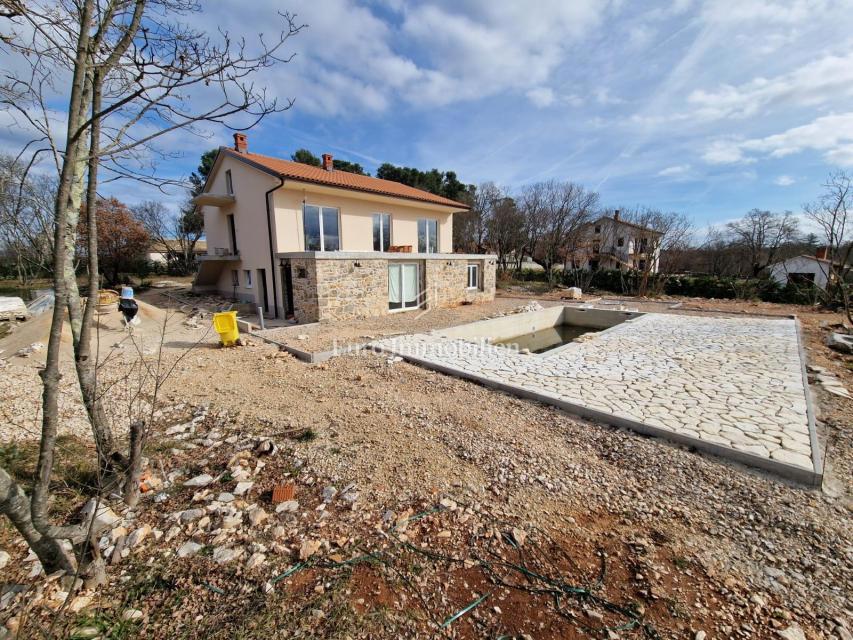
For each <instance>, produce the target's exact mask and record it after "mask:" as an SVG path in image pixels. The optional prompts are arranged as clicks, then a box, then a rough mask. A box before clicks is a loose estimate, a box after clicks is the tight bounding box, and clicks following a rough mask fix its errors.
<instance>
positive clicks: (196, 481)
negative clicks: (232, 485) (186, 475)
mask: <svg viewBox="0 0 853 640" xmlns="http://www.w3.org/2000/svg"><path fill="white" fill-rule="evenodd" d="M211 482H213V476H211V475H209V474H207V473H203V474H201V475H200V476H196V477H195V478H190V479H189V480H187V481H186V482H185V483H184V486H185V487H206V486H207V485H209V484H210V483H211Z"/></svg>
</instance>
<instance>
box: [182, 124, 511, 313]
mask: <svg viewBox="0 0 853 640" xmlns="http://www.w3.org/2000/svg"><path fill="white" fill-rule="evenodd" d="M195 204H196V205H197V206H199V207H201V209H202V212H203V214H204V229H205V237H206V238H207V254H206V255H203V256H200V258H199V260H200V264H199V272H198V274H197V276H196V280H195V283H194V285H193V288H194V290H196V291H200V292H204V291H215V292H218V293H219V294H222V295H226V296H233V297H234V298H237V299H239V300H241V301H243V302H251V303H253V304H255V305H257V306H258V307H262V308H263V310H264V314H265V315H266V316H268V317H294V318H295V319H296V320H298V321H299V322H315V321H318V320H336V319H346V318H355V317H371V316H379V315H383V314H387V313H391V312H396V311H405V310H409V309H424V308H432V307H436V306H451V305H455V304H460V303H462V302H481V301H486V300H492V299H494V295H495V256H493V255H482V254H474V255H465V254H453V253H452V238H453V227H452V225H453V213H454V212H456V211H464V210H466V209H468V207H467V206H466V205H464V204H462V203H460V202H455V201H453V200H448V199H447V198H443V197H441V196H437V195H434V194H432V193H428V192H426V191H421V190H420V189H414V188H412V187H409V186H406V185H403V184H399V183H397V182H391V181H388V180H380V179H378V178H372V177H369V176H361V175H356V174H353V173H347V172H344V171H340V170H335V169H334V168H333V165H332V156H331V155H329V154H324V155H323V166H321V167H314V166H310V165H305V164H300V163H297V162H291V161H288V160H281V159H279V158H272V157H269V156H263V155H259V154H256V153H250V152H249V150H248V140H247V139H246V136H245V135H244V134H242V133H236V134H234V148H233V149H231V148H227V147H221V148H220V149H219V153H218V155H217V156H216V160H215V161H214V164H213V168H212V169H211V171H210V175H209V176H208V178H207V182H206V184H205V186H204V190H203V191H202V193H201V194H200V195H198V196H197V197H196V198H195Z"/></svg>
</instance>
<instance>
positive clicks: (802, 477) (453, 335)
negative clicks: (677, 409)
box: [372, 307, 823, 486]
mask: <svg viewBox="0 0 853 640" xmlns="http://www.w3.org/2000/svg"><path fill="white" fill-rule="evenodd" d="M655 318H659V319H663V318H670V319H672V320H671V321H675V320H676V319H678V322H679V323H682V322H683V323H691V324H693V322H692V320H691V319H695V320H696V321H697V322H698V323H700V324H701V323H702V322H704V323H706V324H713V323H716V326H715V327H714V328H713V330H716V331H720V330H723V331H734V332H735V333H734V334H733V339H734V342H737V341H738V340H737V338H738V337H740V338H741V340H742V339H743V336H742V335H740V336H739V331H746V332H747V333H748V332H749V329H748V327H747V326H746V325H748V324H751V323H764V322H768V323H773V322H774V321H773V320H765V319H756V318H750V319H743V320H740V319H738V320H735V321H734V322H737V324H727V323H731V322H733V319H731V318H729V319H724V318H715V317H698V318H697V317H695V316H683V315H677V316H674V315H672V314H658V313H642V312H637V311H617V310H610V309H578V308H569V307H550V308H547V309H542V310H539V311H534V312H529V313H524V314H515V315H509V316H502V317H499V318H492V319H489V320H481V321H479V322H473V323H469V324H466V325H460V326H456V327H451V328H449V329H442V330H437V331H433V332H431V333H429V334H413V335H409V336H402V337H401V338H393V339H390V340H384V341H378V342H376V343H373V345H372V347H373V348H374V349H377V350H380V351H384V352H386V353H393V354H395V355H399V356H401V357H403V358H404V359H406V360H409V361H411V362H413V363H416V364H420V365H422V366H425V367H427V368H431V369H434V370H437V371H441V372H444V373H447V374H450V375H455V376H458V377H462V378H466V379H469V380H474V381H476V382H479V383H481V384H484V385H486V386H490V387H493V388H497V389H500V390H502V391H505V392H508V393H512V394H514V395H518V396H521V397H525V398H529V399H533V400H537V401H540V402H545V403H548V404H552V405H554V406H557V407H559V408H561V409H563V410H565V411H568V412H570V413H574V414H576V415H579V416H582V417H586V418H591V419H595V420H598V421H600V422H604V423H606V424H611V425H613V426H617V427H624V428H628V429H631V430H634V431H637V432H639V433H643V434H646V435H651V436H656V437H661V438H663V439H666V440H670V441H673V442H675V443H678V444H682V445H685V446H689V447H691V448H694V449H696V450H698V451H702V452H705V453H710V454H713V455H716V456H719V457H721V458H725V459H728V460H732V461H734V462H737V463H741V464H744V465H747V466H751V467H756V468H759V469H763V470H766V471H770V472H772V473H774V474H776V475H779V476H782V477H784V478H787V479H790V480H793V481H796V482H800V483H803V484H807V485H811V486H820V484H821V482H822V477H823V460H822V457H821V455H820V450H819V447H818V442H817V436H816V431H815V424H814V412H813V407H812V400H811V394H810V390H809V387H808V378H807V375H806V370H805V353H804V350H803V346H802V336H801V331H800V326H799V322H798V320H797V319H796V317H795V316H790V317H788V318H781V319H778V320H777V322H778V321H782V322H785V323H788V324H786V325H785V326H786V327H787V328H786V329H785V330H784V331H782V332H781V337H780V336H779V335H775V337H773V338H772V339H773V340H776V342H775V343H774V344H775V345H776V346H782V347H783V350H784V351H786V352H788V354H789V356H791V357H792V361H789V365H790V366H789V367H788V370H787V375H789V376H790V378H789V380H788V385H790V386H791V387H792V388H793V387H797V388H799V389H800V390H801V391H800V392H798V393H802V394H803V395H802V398H803V402H802V407H803V409H802V416H801V418H799V419H802V420H803V422H804V424H803V425H802V428H804V429H805V431H804V437H805V438H806V439H807V440H808V442H809V447H810V455H809V458H810V461H811V464H809V465H808V466H807V467H806V466H801V465H798V464H792V463H788V462H785V461H782V460H778V459H772V458H771V457H769V456H763V455H757V454H754V453H752V452H749V451H745V450H743V449H740V448H734V447H732V446H728V445H727V444H725V443H719V442H714V441H709V440H707V439H699V438H696V437H693V436H691V435H687V434H684V433H679V432H677V431H673V430H671V429H668V428H661V427H660V426H659V425H656V424H651V423H650V422H654V421H646V420H645V419H643V418H638V417H634V416H629V415H625V414H623V413H614V412H612V411H606V410H602V409H599V408H594V407H591V406H587V405H585V404H583V403H582V401H580V399H579V398H576V397H572V396H568V397H567V396H566V395H565V394H561V393H555V392H554V391H553V390H550V389H545V388H536V386H535V385H534V386H533V387H531V386H530V385H528V384H519V383H517V382H514V381H509V380H506V379H501V378H500V377H496V376H494V375H492V374H491V372H489V371H488V370H472V369H471V368H470V367H465V366H460V365H459V364H458V363H457V362H455V361H454V360H453V359H446V358H443V357H435V356H434V355H432V354H431V353H430V352H429V349H427V350H426V352H425V353H419V352H418V351H417V350H415V352H414V353H413V350H412V344H411V343H412V342H421V343H423V344H433V345H435V344H436V343H440V344H442V345H444V346H448V345H452V344H453V343H457V344H460V343H461V344H467V343H473V345H474V346H475V348H476V345H479V346H480V348H481V350H485V351H488V350H493V351H491V353H492V354H496V357H497V358H498V359H502V358H505V357H507V356H504V355H502V354H503V353H508V352H509V351H510V350H509V349H503V348H501V347H498V346H495V345H491V344H489V339H491V340H500V339H501V338H506V337H512V336H513V335H518V334H519V333H520V332H530V331H536V330H537V329H541V328H545V327H549V326H554V325H556V324H560V323H566V324H575V325H579V326H589V327H590V328H596V329H601V331H600V332H599V333H596V334H593V335H592V336H591V338H590V339H589V340H585V341H580V342H572V343H569V344H566V345H563V346H561V347H558V348H555V349H552V350H549V351H546V352H544V353H541V354H530V355H521V354H518V353H514V354H513V355H514V356H515V357H517V358H523V359H540V358H541V359H542V360H541V362H542V364H543V366H545V365H547V363H548V361H552V362H553V361H555V358H554V356H555V355H560V356H562V357H559V358H557V359H556V360H561V359H563V357H566V358H569V359H571V360H572V361H574V362H575V363H577V359H576V358H573V356H572V354H571V353H566V352H567V351H569V350H572V349H577V352H578V353H577V356H578V358H583V357H584V356H585V355H586V354H587V352H588V348H589V347H591V346H594V345H595V343H597V342H599V340H600V339H601V338H602V337H604V338H605V340H604V341H603V342H604V343H605V344H606V342H607V340H606V338H607V334H608V333H611V332H619V334H620V335H624V332H625V331H630V329H628V327H627V326H626V323H627V324H629V325H630V324H633V323H634V322H642V324H643V327H644V329H643V330H642V331H640V332H639V333H644V332H646V334H647V332H648V325H649V322H656V321H655V320H654V319H655ZM641 319H642V321H641ZM646 321H648V322H646ZM727 326H728V327H729V328H725V327H727ZM756 326H759V325H756ZM766 326H768V327H769V326H771V325H766ZM620 327H621V329H620ZM741 327H744V328H743V329H741ZM637 328H638V329H639V325H638V327H637ZM754 329H755V328H754ZM758 330H759V331H761V329H758ZM701 333H702V331H699V334H700V335H699V336H698V337H697V338H698V339H699V340H701V339H702V338H701ZM647 335H648V334H647ZM725 335H729V334H727V333H726V334H725ZM664 336H666V337H665V338H664ZM612 338H613V339H616V336H615V335H614V336H612ZM660 338H661V339H660V340H657V341H658V342H661V341H662V340H663V341H664V342H665V341H666V339H671V337H670V336H669V335H667V334H663V335H662V336H660ZM697 338H694V339H697ZM646 339H654V338H653V337H647V338H646ZM694 344H699V343H695V342H694ZM733 353H734V351H733ZM527 361H530V362H531V364H532V362H534V361H536V360H527ZM585 362H586V361H585V360H584V362H582V363H580V364H581V366H586V365H585ZM537 366H538V365H537Z"/></svg>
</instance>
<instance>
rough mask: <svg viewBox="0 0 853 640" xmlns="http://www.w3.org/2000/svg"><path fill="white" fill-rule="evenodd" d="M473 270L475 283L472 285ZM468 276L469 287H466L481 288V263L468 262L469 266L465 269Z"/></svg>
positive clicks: (469, 289)
mask: <svg viewBox="0 0 853 640" xmlns="http://www.w3.org/2000/svg"><path fill="white" fill-rule="evenodd" d="M471 271H473V272H474V285H473V286H471ZM465 272H466V275H467V278H466V282H467V285H468V286H467V287H465V288H466V289H467V290H468V291H476V290H478V289H479V288H480V265H479V264H477V263H476V262H470V263H468V268H467V269H466V270H465Z"/></svg>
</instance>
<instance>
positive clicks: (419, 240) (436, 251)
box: [417, 218, 441, 253]
mask: <svg viewBox="0 0 853 640" xmlns="http://www.w3.org/2000/svg"><path fill="white" fill-rule="evenodd" d="M421 221H424V222H426V223H429V222H434V223H435V251H430V250H429V224H425V225H424V227H425V229H426V250H425V251H423V252H421V250H420V249H421V238H420V232H418V238H417V241H418V253H441V247H440V246H439V244H438V237H439V235H440V225H439V222H438V219H437V218H419V219H418V224H420V222H421Z"/></svg>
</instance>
